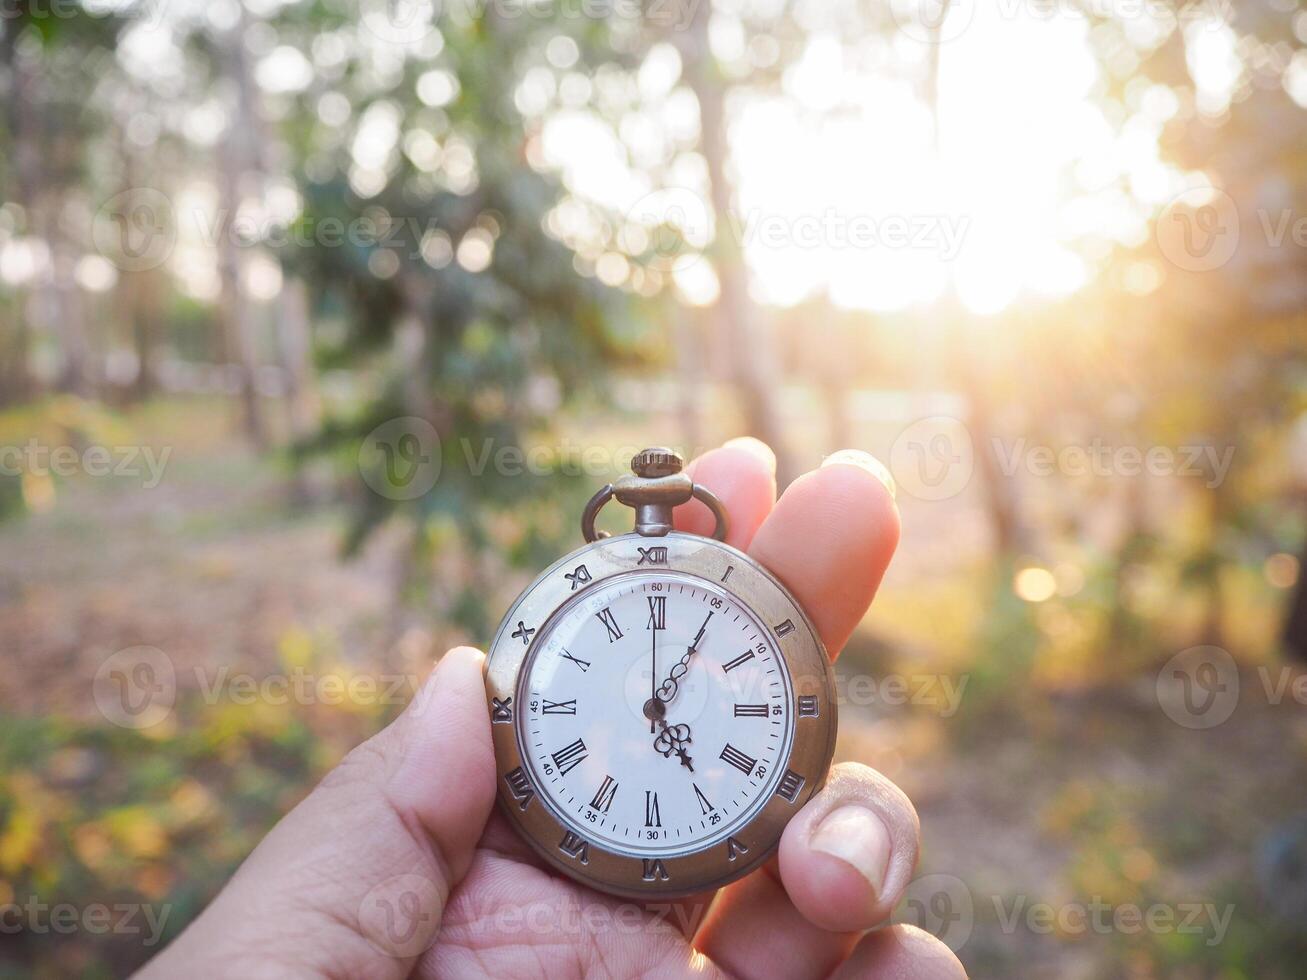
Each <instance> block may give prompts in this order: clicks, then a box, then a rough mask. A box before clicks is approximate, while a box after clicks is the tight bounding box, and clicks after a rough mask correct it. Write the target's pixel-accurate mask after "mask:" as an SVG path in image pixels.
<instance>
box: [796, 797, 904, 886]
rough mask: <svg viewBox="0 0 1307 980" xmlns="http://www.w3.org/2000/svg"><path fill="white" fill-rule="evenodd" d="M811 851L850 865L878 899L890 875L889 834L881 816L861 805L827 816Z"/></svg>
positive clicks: (819, 825) (842, 808)
mask: <svg viewBox="0 0 1307 980" xmlns="http://www.w3.org/2000/svg"><path fill="white" fill-rule="evenodd" d="M812 849H813V850H814V851H821V852H822V853H823V854H829V855H831V857H837V858H839V859H840V860H841V861H846V862H847V863H849V864H851V865H853V867H854V869H855V870H856V871H857V872H858V874H860V875H862V877H864V878H866V879H867V882H868V883H869V884H870V885H871V887H872V890H873V891H874V892H875V893H876V895H877V897H879V896H880V894H881V891H882V890H883V889H884V887H885V875H886V874H887V873H888V872H889V855H890V839H889V831H888V830H887V829H886V828H885V824H884V823H883V822H882V821H881V819H880V817H878V816H876V814H874V813H873V812H872V811H870V810H868V809H867V808H866V807H862V806H842V807H839V808H838V809H835V810H832V811H831V812H830V813H828V814H827V815H826V817H825V819H824V820H822V822H821V823H820V824H818V825H817V830H816V833H814V834H813V835H812Z"/></svg>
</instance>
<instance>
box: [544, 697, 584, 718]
mask: <svg viewBox="0 0 1307 980" xmlns="http://www.w3.org/2000/svg"><path fill="white" fill-rule="evenodd" d="M540 711H541V713H543V714H546V715H574V714H576V699H575V698H573V699H572V700H571V701H550V700H549V699H548V698H545V703H544V706H543V707H541V709H540Z"/></svg>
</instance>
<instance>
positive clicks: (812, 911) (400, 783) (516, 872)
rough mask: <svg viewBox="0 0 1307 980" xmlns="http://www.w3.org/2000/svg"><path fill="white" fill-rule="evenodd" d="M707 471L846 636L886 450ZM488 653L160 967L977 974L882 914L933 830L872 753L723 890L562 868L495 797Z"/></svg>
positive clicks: (214, 970) (861, 581)
mask: <svg viewBox="0 0 1307 980" xmlns="http://www.w3.org/2000/svg"><path fill="white" fill-rule="evenodd" d="M690 472H691V474H692V475H693V477H694V479H695V480H696V481H697V482H699V483H702V484H704V485H705V486H707V487H708V488H709V489H711V490H712V491H713V492H714V493H715V494H717V496H718V497H719V498H721V500H722V501H723V503H724V504H725V505H726V507H727V509H728V511H729V512H730V514H731V523H732V529H731V533H730V535H729V537H728V538H727V541H728V543H730V544H732V545H734V546H735V547H737V548H740V549H742V550H744V551H747V552H748V553H749V554H750V555H751V556H752V557H753V558H754V559H756V560H757V561H759V562H760V563H761V564H763V565H764V566H766V567H767V568H768V569H770V570H771V571H772V573H773V574H775V575H776V576H777V578H779V579H780V580H781V581H782V582H784V583H785V585H786V586H787V587H788V588H789V589H790V591H791V592H792V593H794V595H795V597H796V598H797V599H798V600H799V602H800V603H801V604H802V605H803V607H804V609H806V610H807V611H808V613H809V615H810V616H811V618H812V620H813V623H814V625H815V626H816V627H817V629H818V631H819V632H820V633H821V636H822V639H823V640H824V641H825V643H826V646H827V648H828V649H829V650H830V651H831V654H832V655H835V654H837V652H838V651H839V649H840V648H841V647H842V646H843V645H844V643H845V641H846V640H847V639H848V637H849V635H850V634H851V633H852V631H853V629H854V627H855V626H856V625H857V623H858V621H859V620H860V619H861V618H862V616H863V614H864V613H865V612H866V610H867V607H868V606H869V605H870V603H871V600H872V597H873V596H874V595H875V592H876V588H877V586H878V585H879V584H880V579H881V576H882V575H883V573H884V571H885V568H886V566H887V565H888V563H889V560H890V557H891V555H892V554H893V552H894V548H895V546H896V544H897V542H898V534H899V527H898V513H897V511H896V509H895V506H894V503H893V500H892V497H891V494H890V493H889V492H888V491H887V489H886V486H885V484H884V483H882V481H881V479H878V478H877V476H876V475H875V474H876V473H877V472H880V473H883V468H881V467H880V465H879V464H878V463H876V462H875V461H874V460H872V459H871V458H870V457H868V456H865V455H862V454H847V453H842V454H838V455H836V456H834V457H831V458H830V459H829V460H828V461H827V464H826V465H824V466H823V467H822V468H820V469H818V470H816V471H813V472H811V473H808V474H806V475H805V476H803V477H801V478H800V479H798V480H797V481H795V483H794V484H793V485H792V486H791V487H790V488H789V489H788V490H786V492H785V494H784V495H783V496H782V497H781V499H780V500H779V501H777V500H776V499H775V494H776V481H775V460H774V457H773V456H772V454H771V452H770V450H768V449H767V448H766V447H765V446H764V445H762V444H761V443H759V442H757V441H756V440H751V439H749V440H735V441H733V442H731V443H728V444H727V445H726V446H725V447H723V448H721V449H716V450H713V451H712V452H709V453H707V454H705V455H704V456H702V457H700V458H699V459H697V460H695V461H694V462H693V463H691V464H690ZM885 480H886V481H887V480H888V477H885ZM677 527H678V528H682V529H685V530H691V531H695V532H698V533H701V534H708V533H711V530H712V518H711V515H710V514H709V513H708V511H707V508H704V507H703V506H702V505H701V504H699V503H697V502H694V503H692V504H688V505H686V506H684V507H682V508H679V509H678V511H677ZM483 664H484V657H483V655H482V654H481V653H480V652H478V651H476V650H472V649H469V648H458V649H455V650H451V651H450V652H449V653H447V654H446V655H445V656H444V657H442V658H441V660H440V663H439V665H438V666H437V668H436V670H435V671H434V673H433V675H432V677H431V679H430V680H429V681H428V682H427V684H426V685H425V686H424V688H423V689H422V691H421V692H420V693H419V695H418V696H417V697H416V698H415V699H414V701H413V703H412V704H410V705H409V707H408V708H407V709H406V710H405V711H404V713H403V714H402V715H401V716H400V717H399V718H398V719H396V721H395V722H394V723H393V724H392V725H390V726H389V727H388V728H386V729H385V730H383V731H382V732H380V733H378V734H377V735H375V736H374V737H373V738H371V739H369V740H368V741H367V742H364V743H363V744H362V745H360V746H359V747H358V748H356V749H355V750H354V751H352V752H351V753H350V754H349V755H348V756H347V757H346V758H345V760H344V761H343V762H342V763H341V764H340V765H339V766H338V767H337V768H336V769H335V770H333V771H332V772H331V773H329V774H328V775H327V777H326V778H325V779H324V780H323V781H322V783H321V784H320V785H319V786H318V787H317V788H316V789H314V790H313V792H312V793H310V794H309V796H308V797H306V798H305V799H304V801H303V802H302V803H300V804H299V806H297V807H295V809H294V810H292V811H291V812H290V813H289V814H288V815H287V816H286V817H285V818H284V819H283V820H282V821H281V822H280V823H279V824H277V826H276V827H274V828H273V830H272V831H271V832H270V833H269V834H268V836H267V837H266V838H265V839H264V840H263V842H262V843H260V844H259V846H258V847H257V848H256V849H255V850H254V852H253V853H252V854H251V855H250V857H249V858H248V859H247V860H246V861H245V863H244V864H243V865H242V866H241V868H240V869H239V870H238V871H237V873H236V874H235V876H233V878H232V880H231V881H230V882H229V883H228V884H227V886H226V887H225V888H224V889H223V890H222V892H221V893H219V895H218V896H217V898H215V899H214V901H213V902H212V904H211V905H210V906H209V907H208V908H207V909H206V910H205V911H204V913H203V914H202V915H201V916H200V917H199V918H198V919H197V920H196V921H195V922H194V923H192V925H191V926H190V927H189V928H188V929H187V930H186V931H185V932H184V933H183V934H182V935H181V936H180V937H179V938H178V939H177V940H176V941H175V942H174V943H172V945H170V946H169V947H168V948H167V949H166V950H164V951H163V952H162V953H161V954H160V955H159V956H158V957H157V958H156V959H155V960H154V961H153V962H151V963H150V964H148V965H147V966H146V967H145V969H144V970H143V971H142V973H141V976H143V977H156V976H157V977H167V978H172V977H178V976H185V977H188V978H202V977H228V976H233V977H234V976H239V977H242V978H260V977H283V976H321V977H337V976H339V977H351V978H352V977H369V978H374V977H375V978H389V977H395V978H399V977H407V976H415V977H437V976H456V977H460V978H462V977H496V978H498V977H520V976H527V975H532V976H545V977H551V978H552V977H561V976H589V975H592V974H593V975H609V976H619V977H635V976H645V975H651V974H656V975H659V976H689V975H694V976H709V977H713V976H726V975H738V976H744V977H752V976H780V977H787V978H803V977H813V978H816V977H824V976H829V975H832V974H833V975H835V976H839V977H844V976H870V977H886V978H895V980H900V978H923V980H927V978H930V980H933V978H941V980H944V978H947V980H954V978H958V977H964V976H965V973H964V971H963V969H962V967H961V965H960V964H959V963H958V961H957V959H956V958H955V957H954V956H953V954H952V953H951V952H950V951H949V950H948V948H947V947H945V946H944V945H943V944H942V943H940V942H939V941H938V940H936V939H935V938H934V937H933V936H930V935H929V934H927V933H924V932H922V931H920V930H918V929H914V928H912V927H910V926H902V925H894V926H887V927H883V928H878V929H875V927H877V926H879V925H881V924H882V923H884V922H885V921H886V920H887V919H888V918H889V915H890V912H891V910H892V909H893V908H894V906H895V905H896V904H897V903H898V901H899V899H900V898H901V896H902V895H903V892H904V889H905V888H906V886H907V885H908V883H909V881H910V879H911V877H912V872H913V869H914V867H915V866H916V862H917V853H918V847H919V829H920V828H919V825H918V821H917V815H916V811H915V810H914V809H913V807H912V804H911V803H910V802H909V801H908V799H907V797H906V796H904V795H903V793H902V792H901V791H900V790H899V789H898V787H896V786H895V785H894V784H893V783H891V782H890V781H889V780H888V779H886V778H885V777H884V776H882V775H880V774H879V773H877V772H875V771H874V770H872V769H869V768H867V767H866V766H862V765H859V764H856V763H844V764H841V765H838V766H836V767H834V768H833V769H832V770H831V773H830V776H829V778H828V779H827V781H826V785H825V787H824V788H823V789H822V790H821V791H820V792H818V793H817V794H816V795H815V796H813V798H812V799H811V800H810V801H809V802H808V804H807V805H806V806H804V807H803V809H802V810H801V811H800V812H799V813H798V814H797V815H796V816H795V818H794V819H793V820H792V821H791V822H790V824H789V825H788V826H787V827H786V829H785V833H784V836H783V837H782V839H781V845H780V850H779V854H778V855H777V856H776V857H774V858H773V859H772V860H771V861H769V862H768V863H767V864H766V865H765V866H764V867H763V868H762V869H760V870H759V871H756V872H754V873H753V874H751V875H749V876H748V877H746V878H743V879H741V880H739V881H737V882H734V883H733V884H731V885H728V886H727V887H726V888H723V889H721V890H719V891H718V892H716V893H715V894H713V893H705V894H702V895H697V896H692V897H690V898H685V899H679V900H677V901H675V902H670V903H661V904H658V905H641V904H638V903H633V902H630V901H628V900H623V899H618V898H614V897H611V896H607V895H602V894H599V893H598V892H594V891H592V890H590V889H588V888H586V887H584V886H582V885H579V884H576V883H574V882H572V881H571V880H570V879H567V878H564V877H561V876H559V875H558V874H556V873H555V872H553V871H552V870H550V869H549V868H547V867H546V866H545V865H544V864H543V862H541V861H540V860H539V859H538V858H537V857H536V856H535V854H534V852H533V851H532V850H531V849H530V847H529V846H528V845H527V844H526V843H525V842H524V841H522V840H521V839H520V838H518V837H517V835H516V834H515V833H514V832H513V831H512V829H511V828H510V827H509V825H508V824H507V822H506V821H505V820H504V818H503V817H502V815H500V814H499V813H497V812H493V803H494V796H495V783H496V775H495V760H494V752H493V749H492V747H491V739H490V723H489V718H488V716H487V712H486V705H485V687H484V681H483V679H482V667H483ZM868 929H875V931H873V932H866V930H868Z"/></svg>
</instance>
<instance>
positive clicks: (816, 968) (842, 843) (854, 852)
mask: <svg viewBox="0 0 1307 980" xmlns="http://www.w3.org/2000/svg"><path fill="white" fill-rule="evenodd" d="M919 851H920V823H919V821H918V819H917V812H916V810H915V809H914V808H913V806H912V803H911V802H910V801H909V800H908V798H907V797H906V796H905V795H904V794H903V792H902V791H901V790H900V789H899V788H898V787H897V786H895V785H894V784H893V783H891V782H890V781H889V780H888V779H886V778H885V777H884V776H882V775H880V773H878V772H875V771H874V770H872V769H869V768H867V767H866V766H863V765H860V764H858V763H842V764H840V765H838V766H835V767H834V768H832V769H831V772H830V776H829V777H828V778H827V780H826V785H825V787H823V789H822V790H821V791H820V792H819V793H817V795H815V796H814V797H813V798H812V799H811V800H809V801H808V803H807V805H805V806H804V808H803V809H802V810H800V811H799V813H798V814H797V815H796V816H795V818H794V819H793V820H791V821H790V822H789V824H788V825H787V826H786V828H785V833H784V834H783V835H782V837H781V846H780V856H779V860H778V861H777V862H774V863H772V864H769V865H768V866H767V869H766V870H765V871H764V872H762V873H760V874H754V875H750V876H749V877H748V878H745V879H744V880H743V881H740V882H737V883H736V884H734V885H731V886H730V887H728V888H726V889H724V890H723V891H722V892H721V894H720V895H719V896H718V899H717V904H716V905H715V906H714V907H713V910H712V914H711V915H710V916H709V918H708V920H707V921H706V922H705V923H704V926H703V928H702V930H701V931H700V933H699V936H698V938H697V939H696V941H695V945H696V947H697V948H698V949H700V950H701V951H702V952H703V953H704V955H706V956H707V957H708V958H709V959H711V960H712V961H713V962H715V963H717V964H719V965H720V966H722V967H723V968H724V969H726V970H727V971H728V972H730V973H733V974H736V975H740V976H755V975H760V974H764V973H767V972H769V970H770V969H771V967H772V965H773V964H776V963H778V962H784V963H785V964H786V968H785V969H784V970H783V971H782V975H785V976H793V977H807V976H811V977H819V976H825V975H826V974H828V973H829V972H830V971H831V970H832V969H833V968H834V967H835V966H836V965H837V964H838V963H840V962H841V961H842V960H843V959H844V958H845V957H846V956H848V955H849V952H850V951H851V950H852V949H853V946H854V944H855V943H856V942H857V940H858V936H859V934H860V933H861V932H862V931H863V930H865V929H870V928H872V927H873V926H875V925H877V924H879V923H881V922H884V921H885V920H886V919H888V918H889V915H890V912H891V911H892V910H893V908H894V906H895V905H896V904H897V903H898V901H899V898H900V897H901V896H902V895H903V891H904V889H905V888H906V887H907V885H908V883H909V881H910V880H911V878H912V871H913V868H915V867H916V864H917V855H918V853H919ZM791 960H792V962H791Z"/></svg>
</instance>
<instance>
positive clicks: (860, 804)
mask: <svg viewBox="0 0 1307 980" xmlns="http://www.w3.org/2000/svg"><path fill="white" fill-rule="evenodd" d="M920 849H921V822H920V821H919V820H918V819H917V811H916V808H914V807H913V805H912V801H911V800H909V799H908V798H907V796H906V795H904V793H903V791H902V790H901V789H899V788H898V787H897V786H895V785H894V784H893V783H892V782H890V781H889V780H888V779H886V778H885V777H884V776H882V775H881V774H880V773H878V772H876V771H875V770H874V769H869V768H868V767H867V766H864V765H862V764H861V763H857V762H845V763H841V764H840V765H837V766H835V767H834V768H832V769H831V772H830V776H829V778H827V780H826V785H825V786H824V787H823V788H822V789H821V791H820V792H819V793H817V794H816V795H815V796H814V797H813V798H812V799H811V800H809V801H808V803H807V805H805V806H804V808H803V809H802V810H800V811H799V813H798V815H797V816H795V818H794V819H793V820H791V821H790V822H789V824H788V825H787V826H786V828H785V833H784V834H783V835H782V836H781V847H780V872H781V880H782V881H783V882H784V884H785V891H786V892H787V893H788V894H789V897H790V900H791V901H792V902H793V903H794V907H795V909H796V910H797V912H798V914H799V915H801V916H802V917H803V918H804V919H806V920H807V921H809V922H811V923H813V924H814V925H816V926H819V927H821V928H822V929H826V930H829V931H831V932H856V931H861V930H864V929H870V928H872V927H873V926H875V925H877V924H878V923H881V922H884V921H885V920H886V919H888V918H889V916H890V913H891V912H892V911H893V910H894V906H895V905H897V904H898V902H899V899H900V898H902V897H903V892H904V889H906V888H907V886H908V884H909V882H910V881H911V880H912V872H913V869H914V868H916V866H917V857H918V854H919V853H920Z"/></svg>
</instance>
